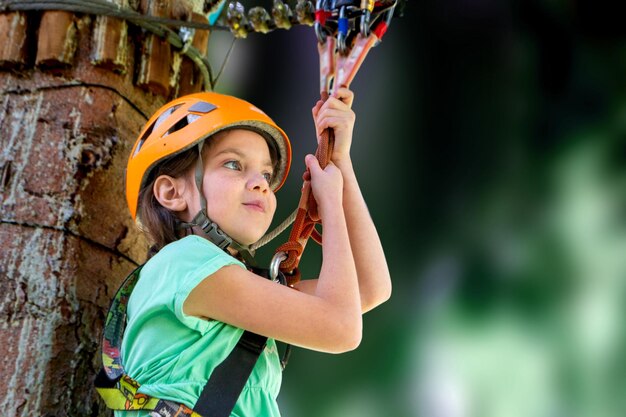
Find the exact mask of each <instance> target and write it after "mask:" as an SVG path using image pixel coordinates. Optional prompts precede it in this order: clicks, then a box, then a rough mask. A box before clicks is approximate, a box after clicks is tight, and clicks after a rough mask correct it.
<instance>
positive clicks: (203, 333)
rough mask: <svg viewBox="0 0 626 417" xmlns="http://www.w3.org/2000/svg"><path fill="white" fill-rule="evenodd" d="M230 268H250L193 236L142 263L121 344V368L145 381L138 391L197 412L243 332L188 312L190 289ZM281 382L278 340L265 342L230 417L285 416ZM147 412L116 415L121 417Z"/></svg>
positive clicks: (145, 413) (142, 381)
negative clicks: (217, 369) (214, 375)
mask: <svg viewBox="0 0 626 417" xmlns="http://www.w3.org/2000/svg"><path fill="white" fill-rule="evenodd" d="M226 265H240V266H241V267H242V268H245V266H244V265H243V264H242V263H241V262H239V261H238V260H237V259H235V258H233V257H232V256H230V255H228V254H227V253H225V252H224V251H222V250H221V249H219V248H218V247H217V246H215V245H214V244H213V243H211V242H209V241H208V240H206V239H203V238H201V237H199V236H193V235H192V236H187V237H185V238H183V239H180V240H178V241H176V242H173V243H170V244H169V245H167V246H165V247H164V248H163V249H161V250H160V251H159V253H157V254H156V255H155V256H154V257H152V258H151V259H150V260H149V261H148V262H147V263H146V264H145V265H144V267H143V268H142V270H141V272H140V277H139V281H138V282H137V285H136V286H135V289H134V290H133V292H132V294H131V296H130V299H129V302H128V323H127V326H126V330H125V332H124V338H123V342H122V363H123V364H124V369H125V371H126V373H127V374H128V375H130V376H131V377H132V378H134V379H135V380H137V381H138V382H139V383H140V384H141V387H140V389H139V392H141V393H144V394H147V395H150V396H153V397H156V398H161V399H165V400H173V401H176V402H180V403H183V404H185V405H187V406H188V407H191V408H193V406H194V404H195V403H196V401H197V399H198V397H199V396H200V393H201V392H202V389H203V388H204V385H205V384H206V381H207V379H208V378H209V376H210V375H211V373H212V372H213V369H215V367H217V365H219V364H220V363H221V362H222V361H223V360H224V359H226V357H227V356H228V354H229V353H230V352H231V351H232V350H233V349H234V347H235V345H236V344H237V342H238V341H239V337H240V336H241V334H242V333H243V330H242V329H239V328H237V327H233V326H231V325H228V324H226V323H222V322H219V321H215V320H205V319H201V318H198V317H193V316H188V315H186V314H184V313H183V303H184V301H185V299H186V298H187V296H188V295H189V293H190V292H191V290H192V289H193V288H194V287H195V286H196V285H198V284H199V283H200V282H201V281H202V280H203V279H205V278H207V277H208V279H211V278H210V275H211V274H213V273H214V272H215V271H217V270H218V269H220V268H222V267H223V266H226ZM259 279H264V278H259ZM281 378H282V372H281V369H280V362H279V357H278V351H277V348H276V343H275V341H274V340H273V339H268V341H267V346H266V347H265V350H264V352H262V353H261V355H260V356H259V359H258V361H257V363H256V365H255V367H254V369H253V370H252V373H251V375H250V378H249V379H248V381H247V382H246V385H245V387H244V388H243V391H242V392H241V395H240V396H239V399H238V400H237V404H235V407H234V409H233V411H232V413H231V417H252V416H255V417H261V416H262V417H278V416H280V412H279V410H278V405H277V403H276V397H277V396H278V392H279V390H280V384H281ZM148 415H149V414H148V412H143V411H142V412H125V411H116V412H115V416H116V417H121V416H124V417H131V416H132V417H135V416H137V417H139V416H141V417H143V416H148Z"/></svg>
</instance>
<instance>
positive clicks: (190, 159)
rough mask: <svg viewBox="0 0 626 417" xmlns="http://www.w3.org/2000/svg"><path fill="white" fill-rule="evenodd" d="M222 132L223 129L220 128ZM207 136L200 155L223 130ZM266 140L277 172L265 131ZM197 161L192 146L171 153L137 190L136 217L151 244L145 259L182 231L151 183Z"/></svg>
mask: <svg viewBox="0 0 626 417" xmlns="http://www.w3.org/2000/svg"><path fill="white" fill-rule="evenodd" d="M222 132H224V131H222ZM222 132H218V133H217V134H215V135H213V136H211V137H210V138H207V140H205V141H204V145H203V147H202V153H203V155H204V154H205V152H206V151H207V149H208V148H209V147H210V146H211V145H212V144H213V143H215V142H216V141H215V140H211V139H216V138H217V136H218V135H219V134H220V133H222ZM261 136H263V138H265V141H266V142H267V145H268V148H269V152H270V158H271V160H272V165H273V166H272V168H273V170H274V172H276V167H277V165H278V158H279V157H278V155H279V154H278V151H277V150H276V147H275V145H274V143H273V140H272V139H268V138H267V137H266V135H265V134H261ZM197 160H198V148H197V147H196V146H193V147H191V148H189V149H187V150H186V151H183V152H181V153H179V154H177V155H174V156H171V157H169V158H167V159H165V160H163V161H162V162H159V163H158V164H157V166H155V167H154V168H153V169H152V170H151V171H150V174H149V175H148V179H147V181H146V182H145V183H144V185H143V186H142V187H141V190H140V191H139V204H138V205H139V207H138V211H137V217H138V219H139V221H140V223H141V229H142V231H143V232H144V233H146V234H147V235H148V239H149V240H150V243H151V244H152V246H151V247H150V249H149V250H148V258H150V257H152V256H153V255H155V254H156V253H157V252H158V251H159V250H161V249H162V248H163V247H164V246H165V245H167V244H168V243H172V242H174V241H176V240H178V239H180V238H181V237H183V236H182V235H181V231H180V230H179V229H178V228H177V225H178V223H179V221H180V219H178V217H176V215H175V214H174V213H172V212H171V211H169V210H168V209H166V208H165V207H163V206H162V205H161V204H160V203H159V202H158V201H157V199H156V197H155V196H154V191H153V189H154V182H155V181H156V179H157V178H158V177H159V176H160V175H169V176H170V177H173V178H179V177H181V176H183V175H185V174H186V173H187V172H189V170H190V169H193V168H194V166H195V163H196V161H197Z"/></svg>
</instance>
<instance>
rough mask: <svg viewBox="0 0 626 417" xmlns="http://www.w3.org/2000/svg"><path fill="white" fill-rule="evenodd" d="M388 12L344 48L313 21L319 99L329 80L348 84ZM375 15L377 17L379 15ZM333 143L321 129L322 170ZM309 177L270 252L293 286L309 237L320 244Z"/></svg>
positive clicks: (383, 26)
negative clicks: (284, 235)
mask: <svg viewBox="0 0 626 417" xmlns="http://www.w3.org/2000/svg"><path fill="white" fill-rule="evenodd" d="M394 6H395V3H394ZM392 13H393V7H392V8H391V9H385V10H384V13H383V16H385V19H383V20H381V21H379V22H377V24H376V27H375V29H374V30H372V31H370V30H369V26H367V28H366V29H367V31H366V32H368V34H367V35H363V33H362V32H360V33H358V34H357V35H356V37H355V38H354V40H353V42H351V47H350V48H348V49H347V50H342V49H341V48H338V50H336V49H335V41H334V38H333V37H330V36H326V35H323V36H319V35H320V34H322V33H324V32H325V29H324V28H323V27H322V25H321V23H320V22H319V21H318V22H317V23H316V24H317V26H316V33H317V34H318V53H319V57H320V97H321V99H322V101H324V102H325V101H326V100H328V98H329V86H330V85H331V81H332V84H333V85H335V86H341V87H349V86H350V83H351V82H352V80H353V79H354V77H355V75H356V72H357V71H358V69H359V68H360V67H361V64H362V63H363V60H364V59H365V57H366V55H367V53H368V52H369V50H370V49H371V48H372V47H374V46H375V45H377V44H378V42H380V39H381V37H382V36H383V34H384V33H385V31H386V29H387V27H388V25H389V20H390V19H391V15H392ZM318 14H319V16H321V17H318V18H319V19H320V20H321V19H324V20H326V19H327V16H326V15H324V14H323V13H318ZM378 16H381V14H379V15H378ZM344 35H345V36H347V33H344ZM344 40H345V39H344ZM334 144H335V134H334V131H333V129H332V128H328V129H325V130H324V131H323V132H322V134H321V137H320V141H319V143H318V147H317V150H316V152H315V156H316V158H317V159H318V161H319V164H320V167H321V168H322V169H324V168H326V166H327V165H328V163H329V162H330V159H331V156H332V153H333V148H334ZM310 179H311V176H310V172H309V171H308V170H307V171H306V172H305V173H304V175H303V180H304V184H303V186H302V194H301V196H300V202H299V203H298V208H297V210H296V211H297V214H296V219H295V221H294V224H293V228H292V229H291V233H290V234H289V239H288V240H287V242H285V243H284V244H282V245H280V246H279V247H278V248H277V249H276V253H275V255H274V257H277V256H279V255H281V253H282V254H286V258H285V259H284V260H283V261H282V262H281V263H280V270H281V271H282V272H283V273H284V274H285V275H286V277H287V279H288V280H289V284H290V285H293V284H294V283H296V282H297V281H298V280H299V279H300V272H299V270H298V264H299V262H300V258H301V256H302V252H303V251H304V247H305V246H306V243H307V241H308V239H309V237H311V238H313V240H314V241H316V242H317V243H319V244H321V243H322V236H321V233H319V232H318V231H317V230H316V229H315V226H316V224H318V223H319V224H321V223H322V219H321V218H320V216H319V213H318V210H317V202H316V201H315V198H314V196H313V193H312V191H311V182H310Z"/></svg>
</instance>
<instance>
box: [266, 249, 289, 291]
mask: <svg viewBox="0 0 626 417" xmlns="http://www.w3.org/2000/svg"><path fill="white" fill-rule="evenodd" d="M287 257H288V256H287V252H283V251H280V252H276V253H275V254H274V257H273V258H272V262H270V279H271V280H272V281H274V282H279V283H281V284H283V285H287V282H286V281H284V279H285V276H284V275H282V274H279V272H280V270H279V267H280V264H281V262H282V261H284V260H285V259H287ZM281 276H282V277H283V279H282V280H281V279H280V277H281ZM283 281H284V282H283Z"/></svg>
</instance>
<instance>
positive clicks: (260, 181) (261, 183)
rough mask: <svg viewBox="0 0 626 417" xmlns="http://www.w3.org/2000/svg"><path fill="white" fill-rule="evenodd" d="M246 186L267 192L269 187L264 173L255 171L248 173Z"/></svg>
mask: <svg viewBox="0 0 626 417" xmlns="http://www.w3.org/2000/svg"><path fill="white" fill-rule="evenodd" d="M247 186H248V189H249V190H259V191H261V192H267V191H269V189H270V185H269V183H268V182H267V178H265V175H263V174H261V173H260V172H256V173H254V174H251V175H250V178H248V183H247Z"/></svg>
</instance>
